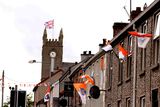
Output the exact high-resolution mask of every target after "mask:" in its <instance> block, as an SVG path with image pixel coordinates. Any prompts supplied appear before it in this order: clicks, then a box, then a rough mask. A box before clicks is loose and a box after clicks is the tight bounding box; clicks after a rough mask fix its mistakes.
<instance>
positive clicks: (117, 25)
mask: <svg viewBox="0 0 160 107" xmlns="http://www.w3.org/2000/svg"><path fill="white" fill-rule="evenodd" d="M127 25H128V23H123V22H115V23H114V24H113V37H115V36H116V35H117V34H118V33H119V32H120V31H121V30H122V29H123V28H124V27H126V26H127Z"/></svg>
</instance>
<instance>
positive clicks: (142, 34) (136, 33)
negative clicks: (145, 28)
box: [128, 31, 152, 37]
mask: <svg viewBox="0 0 160 107" xmlns="http://www.w3.org/2000/svg"><path fill="white" fill-rule="evenodd" d="M128 33H129V34H131V35H132V36H137V37H152V34H149V33H139V32H135V31H130V32H128Z"/></svg>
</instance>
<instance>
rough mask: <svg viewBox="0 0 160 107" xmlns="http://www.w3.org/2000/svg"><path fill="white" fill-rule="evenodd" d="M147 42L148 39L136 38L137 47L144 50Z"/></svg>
mask: <svg viewBox="0 0 160 107" xmlns="http://www.w3.org/2000/svg"><path fill="white" fill-rule="evenodd" d="M149 40H150V38H148V37H138V47H139V48H146V46H147V43H148V42H149Z"/></svg>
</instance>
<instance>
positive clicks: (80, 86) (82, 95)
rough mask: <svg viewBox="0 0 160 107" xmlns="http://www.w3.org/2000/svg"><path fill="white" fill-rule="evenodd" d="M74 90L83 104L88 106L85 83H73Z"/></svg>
mask: <svg viewBox="0 0 160 107" xmlns="http://www.w3.org/2000/svg"><path fill="white" fill-rule="evenodd" d="M73 86H74V88H75V89H76V91H77V92H78V94H79V96H80V98H81V100H82V103H83V104H86V84H84V83H73Z"/></svg>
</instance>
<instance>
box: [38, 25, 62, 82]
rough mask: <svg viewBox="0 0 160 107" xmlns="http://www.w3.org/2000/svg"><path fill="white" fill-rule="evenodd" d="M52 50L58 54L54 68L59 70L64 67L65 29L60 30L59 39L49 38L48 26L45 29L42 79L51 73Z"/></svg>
mask: <svg viewBox="0 0 160 107" xmlns="http://www.w3.org/2000/svg"><path fill="white" fill-rule="evenodd" d="M51 52H54V53H55V54H56V56H55V58H54V68H53V69H54V70H57V69H59V68H62V58H63V30H62V29H61V30H60V33H59V38H58V40H57V39H47V30H46V28H45V29H44V33H43V45H42V71H41V81H43V80H44V79H46V78H47V77H49V76H50V74H51V57H50V53H51ZM54 70H53V71H54ZM53 73H54V72H53Z"/></svg>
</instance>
